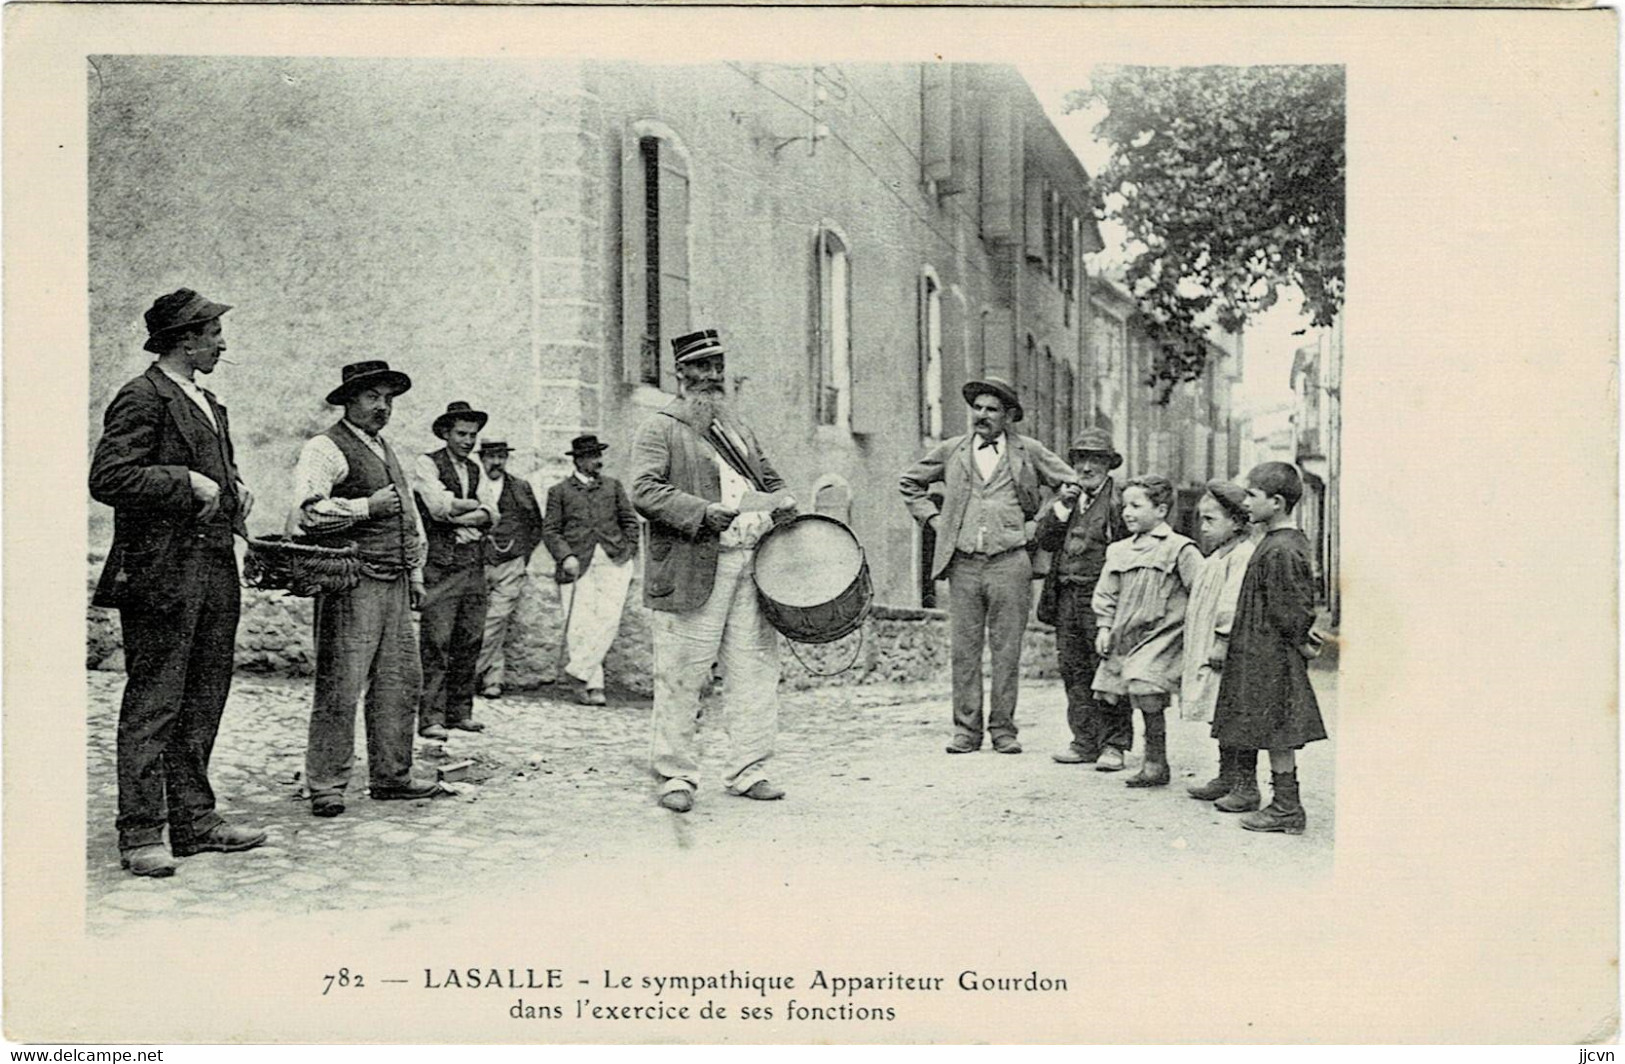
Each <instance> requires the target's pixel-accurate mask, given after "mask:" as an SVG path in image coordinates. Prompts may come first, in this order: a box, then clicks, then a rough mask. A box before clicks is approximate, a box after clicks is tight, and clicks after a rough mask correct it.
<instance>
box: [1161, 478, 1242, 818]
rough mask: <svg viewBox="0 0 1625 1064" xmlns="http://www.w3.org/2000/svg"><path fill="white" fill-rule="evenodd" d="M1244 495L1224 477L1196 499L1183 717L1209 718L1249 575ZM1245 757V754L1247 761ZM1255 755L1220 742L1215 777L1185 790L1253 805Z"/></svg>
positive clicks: (1231, 805) (1235, 808)
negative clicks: (1195, 569)
mask: <svg viewBox="0 0 1625 1064" xmlns="http://www.w3.org/2000/svg"><path fill="white" fill-rule="evenodd" d="M1246 500H1247V489H1245V488H1242V487H1239V486H1237V485H1235V484H1232V483H1230V482H1229V481H1227V480H1213V481H1209V482H1208V486H1207V493H1206V494H1205V495H1203V496H1202V500H1201V502H1199V503H1197V504H1196V514H1197V520H1198V522H1199V524H1200V525H1201V529H1202V543H1203V546H1205V547H1207V552H1208V553H1207V557H1206V558H1205V559H1203V561H1202V571H1201V573H1199V574H1198V575H1197V577H1196V584H1195V586H1194V587H1192V588H1191V600H1190V605H1189V606H1187V607H1186V610H1185V674H1184V678H1183V681H1182V683H1181V684H1180V689H1179V715H1180V717H1182V718H1183V719H1185V720H1199V721H1203V722H1207V723H1211V722H1212V720H1213V704H1214V702H1216V701H1217V700H1218V698H1219V677H1220V675H1221V670H1223V668H1224V659H1225V653H1226V651H1227V649H1228V645H1229V642H1230V627H1231V624H1232V622H1233V620H1234V618H1235V612H1236V599H1237V598H1238V597H1239V596H1240V594H1241V581H1242V578H1243V577H1245V576H1246V575H1247V562H1248V561H1249V560H1250V559H1251V558H1252V556H1253V546H1254V544H1253V541H1252V540H1251V539H1250V538H1249V536H1248V533H1249V532H1250V531H1251V525H1250V523H1249V522H1248V520H1247V508H1246V505H1245V503H1246ZM1243 756H1245V757H1246V758H1247V760H1246V763H1245V764H1243V763H1242V760H1241V759H1242V757H1243ZM1257 760H1258V751H1256V750H1248V751H1241V750H1232V749H1231V748H1230V747H1228V746H1221V747H1219V774H1218V776H1217V777H1215V778H1214V779H1213V780H1211V781H1210V782H1208V783H1203V784H1199V785H1197V786H1194V787H1189V788H1187V792H1188V793H1189V794H1190V796H1191V797H1192V798H1197V799H1200V800H1201V801H1204V802H1213V801H1217V805H1218V808H1220V809H1222V810H1224V811H1225V812H1227V813H1245V812H1249V811H1251V810H1254V809H1257V808H1258V801H1259V796H1258V768H1257Z"/></svg>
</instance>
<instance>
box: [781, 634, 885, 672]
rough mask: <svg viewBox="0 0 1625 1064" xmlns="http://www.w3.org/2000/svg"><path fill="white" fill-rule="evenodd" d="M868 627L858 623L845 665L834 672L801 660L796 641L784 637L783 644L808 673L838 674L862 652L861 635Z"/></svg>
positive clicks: (850, 665) (850, 664) (847, 667)
mask: <svg viewBox="0 0 1625 1064" xmlns="http://www.w3.org/2000/svg"><path fill="white" fill-rule="evenodd" d="M868 627H869V626H868V625H866V624H860V625H858V637H857V638H856V639H854V640H853V641H852V656H851V657H850V658H848V659H847V661H846V664H845V665H842V666H841V667H840V668H838V669H836V670H835V671H834V672H819V671H818V670H817V669H815V668H813V667H812V666H811V665H808V664H807V662H806V661H805V660H803V658H802V657H801V655H800V654H797V653H796V641H795V640H794V639H786V640H785V641H784V645H785V646H787V647H789V648H790V656H791V657H792V658H795V659H796V664H797V665H800V666H801V667H802V668H803V669H806V670H807V672H808V674H809V675H812V676H817V677H819V678H825V677H829V676H839V675H841V673H843V672H848V671H850V670H851V668H852V666H854V665H856V664H857V663H858V656H859V655H861V654H862V653H863V635H864V632H865V631H866V630H867V629H868Z"/></svg>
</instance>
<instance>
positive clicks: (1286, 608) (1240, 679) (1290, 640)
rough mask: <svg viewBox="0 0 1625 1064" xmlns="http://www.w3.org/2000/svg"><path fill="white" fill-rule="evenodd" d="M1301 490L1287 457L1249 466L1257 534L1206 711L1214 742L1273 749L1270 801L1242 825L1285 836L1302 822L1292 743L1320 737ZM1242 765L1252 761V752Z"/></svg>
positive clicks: (1250, 508) (1249, 504)
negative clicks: (1298, 512)
mask: <svg viewBox="0 0 1625 1064" xmlns="http://www.w3.org/2000/svg"><path fill="white" fill-rule="evenodd" d="M1302 497H1303V480H1302V478H1300V477H1299V475H1298V471H1297V470H1296V469H1295V468H1293V467H1292V466H1290V465H1288V464H1286V463H1285V462H1265V463H1263V464H1262V465H1259V466H1255V467H1254V468H1253V470H1252V471H1251V472H1250V473H1248V474H1247V498H1246V500H1245V501H1244V503H1243V505H1244V506H1245V507H1246V509H1247V517H1248V520H1250V521H1251V522H1252V523H1253V525H1254V526H1255V527H1258V528H1260V529H1261V530H1262V532H1263V538H1262V539H1260V540H1259V543H1258V547H1257V549H1255V550H1254V551H1253V559H1252V561H1251V562H1250V563H1249V564H1248V566H1247V575H1246V577H1244V578H1243V580H1242V584H1241V595H1240V597H1239V598H1238V599H1237V601H1236V614H1235V622H1234V625H1233V627H1232V628H1231V632H1230V649H1229V652H1228V654H1227V655H1226V657H1225V660H1224V665H1223V670H1224V671H1223V673H1222V674H1221V677H1220V680H1219V698H1218V703H1217V705H1216V706H1215V708H1214V713H1213V737H1214V738H1215V739H1217V740H1218V741H1219V746H1220V747H1232V748H1234V749H1237V750H1240V751H1244V752H1248V753H1249V754H1250V753H1251V752H1253V751H1257V750H1268V751H1269V752H1270V778H1271V781H1272V783H1273V794H1272V795H1271V798H1270V804H1269V805H1268V806H1266V807H1265V808H1263V809H1261V810H1258V811H1257V812H1251V813H1248V814H1247V816H1245V817H1243V818H1242V821H1241V826H1242V827H1244V828H1246V829H1247V830H1249V831H1282V832H1285V833H1287V834H1289V835H1301V834H1303V830H1304V827H1305V826H1306V824H1307V823H1308V818H1307V817H1306V816H1305V814H1304V811H1303V806H1302V804H1300V802H1299V801H1298V772H1297V752H1298V750H1300V749H1302V748H1303V746H1304V745H1305V744H1306V743H1312V742H1314V741H1315V740H1317V739H1324V738H1326V727H1325V725H1324V724H1323V723H1322V722H1321V719H1320V704H1319V703H1318V702H1317V701H1316V700H1315V692H1314V689H1313V688H1312V687H1310V686H1309V668H1308V658H1307V655H1306V654H1305V652H1304V648H1305V647H1307V646H1308V645H1309V644H1310V642H1311V639H1310V629H1311V627H1312V625H1313V624H1314V620H1315V581H1314V572H1313V569H1312V568H1311V566H1310V563H1309V540H1308V539H1307V538H1306V537H1305V536H1304V534H1303V533H1302V532H1300V531H1298V529H1297V528H1295V527H1293V525H1292V510H1293V508H1294V507H1296V506H1297V505H1298V500H1299V499H1301V498H1302ZM1243 764H1244V765H1249V766H1250V765H1251V764H1252V759H1251V757H1249V759H1248V760H1246V761H1244V762H1243ZM1250 771H1251V770H1249V774H1250ZM1253 793H1254V795H1255V797H1254V798H1253V800H1252V802H1253V804H1252V807H1253V808H1254V809H1257V804H1256V803H1257V802H1258V798H1257V797H1256V794H1257V792H1256V791H1254V792H1253ZM1219 808H1222V809H1225V810H1226V811H1228V812H1240V811H1241V810H1239V809H1236V808H1235V806H1234V805H1228V806H1227V805H1220V806H1219Z"/></svg>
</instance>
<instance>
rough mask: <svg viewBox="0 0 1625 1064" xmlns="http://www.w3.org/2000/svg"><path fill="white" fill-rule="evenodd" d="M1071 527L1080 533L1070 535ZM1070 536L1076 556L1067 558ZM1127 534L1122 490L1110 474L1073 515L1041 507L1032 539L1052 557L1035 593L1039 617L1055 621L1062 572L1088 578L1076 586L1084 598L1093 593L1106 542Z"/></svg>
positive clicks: (1052, 507)
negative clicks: (1041, 585) (1063, 515)
mask: <svg viewBox="0 0 1625 1064" xmlns="http://www.w3.org/2000/svg"><path fill="white" fill-rule="evenodd" d="M1074 530H1078V531H1079V534H1078V535H1071V534H1072V533H1073V532H1074ZM1069 536H1071V540H1072V543H1071V549H1072V550H1074V551H1075V552H1076V553H1077V555H1078V557H1076V558H1068V557H1067V556H1066V554H1065V551H1066V550H1067V549H1068V543H1067V540H1068V537H1069ZM1127 536H1128V526H1127V525H1125V524H1123V492H1122V489H1120V488H1119V487H1118V486H1117V481H1115V480H1113V479H1112V478H1110V477H1107V478H1106V483H1105V484H1103V485H1101V488H1100V490H1099V491H1098V492H1096V493H1095V497H1094V498H1093V499H1091V500H1090V501H1089V505H1088V506H1087V507H1084V506H1074V507H1073V508H1072V516H1071V517H1070V518H1068V519H1067V520H1066V521H1062V520H1061V519H1060V518H1058V517H1056V516H1055V507H1054V506H1046V507H1044V512H1043V514H1042V515H1041V516H1040V517H1039V519H1038V531H1037V533H1036V534H1035V536H1034V539H1035V541H1036V542H1037V544H1038V549H1039V550H1045V551H1049V552H1050V553H1051V554H1053V555H1055V558H1054V560H1053V561H1051V562H1050V569H1049V573H1048V574H1047V575H1046V576H1045V577H1044V590H1043V592H1042V593H1040V594H1039V596H1038V619H1039V620H1040V621H1043V622H1044V623H1045V624H1056V623H1058V620H1057V618H1058V617H1059V613H1060V611H1059V603H1060V597H1061V580H1062V577H1063V576H1072V577H1074V578H1082V579H1085V580H1087V581H1088V582H1087V583H1084V584H1078V585H1076V586H1077V587H1078V588H1079V589H1080V590H1081V591H1082V593H1083V596H1084V598H1085V599H1086V600H1087V599H1088V598H1089V597H1090V596H1091V595H1093V594H1094V593H1095V581H1096V580H1099V579H1100V570H1101V568H1102V567H1103V566H1104V565H1105V564H1106V547H1107V545H1109V544H1112V543H1116V542H1117V541H1118V540H1120V539H1124V538H1126V537H1127ZM1082 616H1085V617H1090V618H1092V617H1093V616H1094V614H1093V613H1092V612H1091V611H1089V610H1084V611H1082Z"/></svg>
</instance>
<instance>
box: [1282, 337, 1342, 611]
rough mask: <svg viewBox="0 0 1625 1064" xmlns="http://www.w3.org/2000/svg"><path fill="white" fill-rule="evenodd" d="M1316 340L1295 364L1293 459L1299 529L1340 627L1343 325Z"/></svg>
mask: <svg viewBox="0 0 1625 1064" xmlns="http://www.w3.org/2000/svg"><path fill="white" fill-rule="evenodd" d="M1312 337H1313V340H1312V342H1311V343H1308V344H1305V345H1304V346H1302V347H1300V348H1298V350H1297V352H1296V353H1295V354H1294V356H1293V360H1292V391H1293V393H1294V394H1295V395H1296V396H1297V405H1296V407H1295V409H1294V410H1293V412H1292V427H1293V430H1294V432H1293V437H1294V444H1295V454H1294V459H1295V461H1296V462H1297V464H1298V468H1299V470H1301V471H1302V473H1303V482H1304V483H1303V487H1304V493H1303V501H1302V502H1301V503H1299V506H1298V525H1299V527H1301V528H1302V529H1303V531H1304V534H1305V535H1306V536H1308V537H1309V542H1310V544H1311V545H1312V546H1313V548H1314V562H1315V571H1316V576H1317V577H1318V578H1319V580H1320V593H1321V598H1322V601H1323V602H1324V603H1325V604H1326V608H1327V610H1328V611H1329V612H1330V614H1331V623H1332V624H1333V625H1335V624H1337V623H1338V622H1339V620H1340V618H1341V614H1342V594H1341V590H1340V587H1339V582H1340V576H1341V574H1340V572H1339V566H1338V555H1339V550H1340V547H1341V540H1342V509H1341V505H1340V500H1339V496H1338V482H1339V481H1340V479H1341V478H1342V466H1343V448H1342V433H1343V320H1342V319H1341V318H1339V319H1337V320H1336V321H1335V322H1333V324H1332V325H1331V326H1330V327H1329V328H1320V329H1315V330H1313V332H1312Z"/></svg>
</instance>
